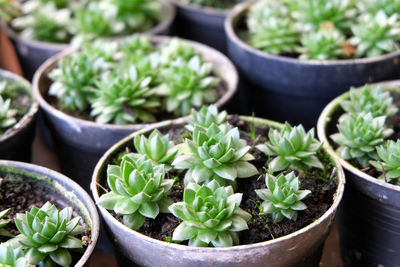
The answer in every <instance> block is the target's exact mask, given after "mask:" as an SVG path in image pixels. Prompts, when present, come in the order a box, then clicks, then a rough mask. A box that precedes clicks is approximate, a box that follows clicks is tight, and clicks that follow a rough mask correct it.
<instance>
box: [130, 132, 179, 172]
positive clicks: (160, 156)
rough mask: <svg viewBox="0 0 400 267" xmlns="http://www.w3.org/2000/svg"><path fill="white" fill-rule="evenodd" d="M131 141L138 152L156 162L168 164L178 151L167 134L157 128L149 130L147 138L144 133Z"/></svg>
mask: <svg viewBox="0 0 400 267" xmlns="http://www.w3.org/2000/svg"><path fill="white" fill-rule="evenodd" d="M133 143H134V145H135V149H136V151H137V152H138V153H139V154H141V155H145V156H146V157H147V158H149V159H151V160H152V161H153V162H154V163H156V164H168V165H169V164H170V163H171V162H172V160H173V159H174V158H175V156H176V154H177V153H178V150H177V149H176V147H175V144H174V142H173V141H170V140H169V136H168V134H167V135H162V134H161V133H160V132H159V131H158V130H157V129H156V130H154V131H153V132H151V134H150V135H149V138H146V137H145V136H144V135H137V136H135V138H134V140H133Z"/></svg>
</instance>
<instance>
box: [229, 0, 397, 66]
mask: <svg viewBox="0 0 400 267" xmlns="http://www.w3.org/2000/svg"><path fill="white" fill-rule="evenodd" d="M251 4H252V3H250V2H244V3H239V4H237V5H236V6H235V7H234V8H233V10H232V12H230V13H228V15H227V18H226V20H225V25H224V27H225V33H226V35H227V37H228V39H229V40H230V41H232V42H233V43H234V44H235V45H236V46H238V47H240V48H241V49H242V50H245V51H247V52H248V53H251V54H254V55H256V56H258V57H261V58H263V59H265V60H275V61H280V62H282V63H287V64H296V65H304V66H321V67H322V66H335V65H360V64H371V63H375V62H379V61H383V60H388V59H391V58H395V57H399V56H400V49H398V50H396V51H394V52H391V53H386V54H383V55H380V56H376V57H371V58H366V57H364V58H355V59H335V60H315V59H314V60H301V59H298V58H293V57H287V56H280V55H273V54H268V53H266V52H263V51H261V50H258V49H256V48H254V47H252V46H251V45H249V44H247V43H246V42H245V41H243V40H242V39H240V38H239V36H238V35H237V34H236V30H235V26H236V24H237V22H238V21H240V20H241V19H242V17H243V15H244V14H245V13H247V12H248V9H249V8H250V6H251ZM234 24H235V25H234Z"/></svg>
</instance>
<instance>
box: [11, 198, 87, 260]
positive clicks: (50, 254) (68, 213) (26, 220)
mask: <svg viewBox="0 0 400 267" xmlns="http://www.w3.org/2000/svg"><path fill="white" fill-rule="evenodd" d="M80 220H81V217H79V216H78V217H75V218H73V219H72V208H71V207H68V208H64V209H63V210H61V211H59V210H58V209H57V208H56V207H55V206H54V205H52V204H50V203H49V202H46V203H45V204H44V205H43V206H42V207H41V208H40V209H39V208H37V207H35V206H34V207H32V208H31V210H30V211H29V212H28V211H27V212H26V213H25V214H23V213H18V214H17V215H16V216H15V219H14V221H15V226H16V227H17V229H18V231H19V232H20V233H21V234H20V235H18V236H16V237H15V239H16V240H18V242H19V244H20V245H21V247H22V249H23V250H24V254H25V257H26V259H27V261H28V262H29V263H30V264H33V265H37V264H39V265H41V266H54V265H55V264H58V265H61V266H64V267H67V266H70V265H71V262H72V258H71V254H70V252H69V251H68V250H69V249H73V250H80V249H82V241H81V240H79V239H78V238H76V237H74V236H75V235H78V234H81V233H82V232H84V231H85V228H84V227H83V226H81V225H79V221H80Z"/></svg>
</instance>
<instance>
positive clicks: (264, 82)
mask: <svg viewBox="0 0 400 267" xmlns="http://www.w3.org/2000/svg"><path fill="white" fill-rule="evenodd" d="M250 5H251V3H242V4H239V5H237V6H235V8H234V9H233V11H232V12H231V13H230V14H229V15H228V17H227V19H226V21H225V31H226V35H227V39H228V40H227V45H228V54H229V56H230V58H231V59H232V61H233V62H234V63H235V64H236V66H237V67H238V68H239V69H240V71H241V72H242V73H243V74H244V76H245V77H246V78H247V79H248V80H249V81H250V82H252V83H253V84H254V85H256V86H258V87H260V88H261V90H259V93H261V94H258V93H257V98H258V99H266V100H268V98H269V94H270V93H273V94H274V95H273V97H272V98H274V97H275V98H277V100H279V97H280V98H283V97H287V98H288V99H291V100H290V101H291V102H292V103H293V105H285V106H284V108H285V110H287V113H286V114H283V115H282V118H279V116H280V115H281V114H280V113H279V112H277V114H276V116H277V117H278V119H279V120H288V121H291V122H292V121H293V122H294V119H296V116H295V117H294V118H292V116H291V114H296V111H297V112H298V110H302V109H301V106H297V105H296V103H297V101H298V102H299V103H300V105H303V106H305V105H310V107H312V108H309V109H308V110H304V111H302V112H303V113H304V116H301V117H300V119H302V120H304V121H301V122H302V123H306V124H315V123H316V121H317V119H318V114H320V112H321V111H322V109H323V107H324V106H325V105H326V104H327V103H328V102H329V101H330V100H331V99H333V98H334V97H336V96H338V95H339V94H341V93H343V92H345V91H347V90H348V89H349V88H350V86H361V85H363V84H365V83H367V82H377V81H383V80H389V79H394V78H398V77H400V50H398V51H396V52H392V53H389V54H386V55H382V56H378V57H373V58H360V59H348V60H323V61H319V60H299V59H297V58H290V57H284V56H278V55H271V54H267V53H264V52H262V51H260V50H257V49H255V48H253V47H251V46H250V45H249V44H247V43H246V42H245V41H243V40H241V39H240V38H239V36H238V30H242V29H243V30H245V29H246V27H245V17H246V15H247V13H248V10H249V8H250ZM249 90H250V91H249V92H248V93H249V94H252V95H253V96H254V95H255V94H254V93H253V92H252V91H251V87H250V88H249ZM276 95H279V97H276ZM274 102H275V101H274ZM267 103H268V102H267ZM278 104H280V103H278ZM283 105H284V103H282V106H283ZM266 108H269V106H268V105H267V104H265V105H263V106H261V107H260V110H261V111H262V110H263V109H266ZM257 114H263V113H262V112H261V113H257ZM296 122H298V121H296Z"/></svg>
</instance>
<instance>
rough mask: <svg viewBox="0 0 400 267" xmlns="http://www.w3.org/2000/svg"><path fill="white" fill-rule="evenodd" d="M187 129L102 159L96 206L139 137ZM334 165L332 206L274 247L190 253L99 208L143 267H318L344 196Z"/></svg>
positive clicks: (117, 240) (119, 147)
mask: <svg viewBox="0 0 400 267" xmlns="http://www.w3.org/2000/svg"><path fill="white" fill-rule="evenodd" d="M240 118H241V119H243V120H247V121H250V122H255V124H256V125H266V124H267V125H269V127H273V128H281V127H282V125H281V124H279V123H276V122H273V121H268V120H264V119H258V118H254V117H240ZM182 123H183V122H177V121H166V122H163V123H160V124H158V125H153V126H152V127H149V128H146V129H143V130H140V131H138V132H136V133H133V134H132V135H130V136H129V137H126V138H124V139H123V140H121V141H120V142H118V143H117V144H115V145H114V146H113V147H112V148H110V149H109V150H108V151H107V152H106V153H105V154H104V156H103V157H102V158H101V159H100V161H99V163H98V164H97V166H96V169H95V171H94V174H93V178H92V183H91V190H92V194H93V197H94V199H95V201H98V199H99V196H100V194H99V190H102V189H100V188H99V187H98V184H99V183H100V184H103V183H104V182H105V180H106V176H107V175H106V172H107V164H109V162H110V161H111V160H112V159H113V158H115V157H116V156H117V155H118V153H120V152H121V151H124V149H125V147H126V146H131V144H132V139H133V138H134V137H135V136H136V135H139V134H144V133H148V132H150V131H152V130H153V129H155V128H168V127H171V126H177V125H182ZM331 161H332V163H333V164H334V165H335V166H336V167H337V169H336V172H337V175H338V188H337V191H336V194H335V197H334V202H333V204H332V206H331V207H330V208H329V209H328V210H327V211H326V212H325V213H324V214H323V215H322V216H321V217H320V218H319V219H317V220H316V221H314V222H313V223H312V224H310V225H308V226H306V227H304V228H302V229H300V230H298V231H296V232H294V233H292V234H289V235H286V236H283V237H280V238H276V239H274V240H270V241H265V242H260V243H255V244H250V245H240V246H234V247H227V248H199V247H188V246H184V245H179V244H174V243H167V242H163V241H159V240H156V239H153V238H150V237H148V236H146V235H143V234H141V233H139V232H136V231H133V230H131V229H130V228H128V227H126V226H125V225H123V224H122V223H121V222H119V221H118V220H117V219H116V218H115V217H114V216H113V215H112V214H111V213H110V212H109V211H107V210H106V209H104V208H102V207H99V210H100V213H101V215H102V217H103V219H104V220H105V222H106V224H107V226H108V228H109V231H110V234H111V236H112V239H113V240H114V245H115V247H116V249H117V250H118V252H119V253H121V254H122V255H124V256H125V257H126V258H128V259H129V260H131V261H133V262H135V263H136V264H138V265H140V266H171V267H178V266H230V267H231V266H260V267H261V266H269V267H274V266H277V267H278V266H279V267H286V266H318V264H319V261H320V257H321V253H322V245H323V243H324V241H325V239H326V237H327V235H328V232H329V229H330V226H331V225H332V222H333V221H334V218H335V212H336V209H337V206H338V204H339V202H340V200H341V198H342V194H343V190H344V173H343V169H342V168H341V167H340V164H339V162H338V161H337V160H336V159H334V158H333V157H331ZM125 266H127V265H125Z"/></svg>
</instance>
